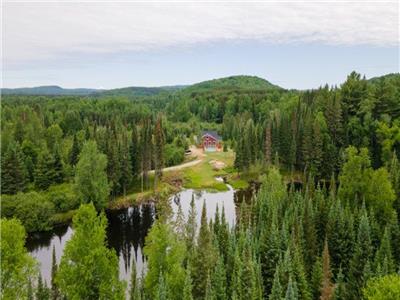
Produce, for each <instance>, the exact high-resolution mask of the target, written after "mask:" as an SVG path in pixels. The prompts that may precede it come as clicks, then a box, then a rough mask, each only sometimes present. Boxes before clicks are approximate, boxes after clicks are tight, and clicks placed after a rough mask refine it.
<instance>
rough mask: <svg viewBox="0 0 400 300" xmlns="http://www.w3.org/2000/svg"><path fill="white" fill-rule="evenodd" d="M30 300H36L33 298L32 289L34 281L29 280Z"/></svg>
mask: <svg viewBox="0 0 400 300" xmlns="http://www.w3.org/2000/svg"><path fill="white" fill-rule="evenodd" d="M27 299H28V300H34V298H33V288H32V280H31V279H30V278H29V281H28V295H27Z"/></svg>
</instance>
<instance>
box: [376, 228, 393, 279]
mask: <svg viewBox="0 0 400 300" xmlns="http://www.w3.org/2000/svg"><path fill="white" fill-rule="evenodd" d="M390 240H391V238H390V230H389V228H388V227H386V228H385V232H384V234H383V237H382V240H381V244H380V247H379V249H378V251H376V254H375V261H374V266H375V273H376V274H377V275H380V276H384V275H388V274H391V273H393V272H395V263H394V260H393V254H392V247H391V245H390ZM378 269H380V270H379V272H378Z"/></svg>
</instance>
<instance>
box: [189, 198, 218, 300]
mask: <svg viewBox="0 0 400 300" xmlns="http://www.w3.org/2000/svg"><path fill="white" fill-rule="evenodd" d="M214 263H215V256H214V249H213V245H212V239H211V233H210V229H209V226H208V223H207V208H206V204H205V202H204V203H203V210H202V212H201V221H200V230H199V235H198V238H197V247H196V251H195V256H194V261H193V265H192V267H193V294H194V296H195V297H200V298H202V297H204V296H205V291H206V285H207V277H208V276H209V273H210V271H211V268H212V266H214Z"/></svg>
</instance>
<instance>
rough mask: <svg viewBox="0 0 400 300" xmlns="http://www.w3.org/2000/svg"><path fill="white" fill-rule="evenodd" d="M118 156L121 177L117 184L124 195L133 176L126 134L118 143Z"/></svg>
mask: <svg viewBox="0 0 400 300" xmlns="http://www.w3.org/2000/svg"><path fill="white" fill-rule="evenodd" d="M119 158H120V166H121V177H120V183H119V184H120V186H121V188H122V193H123V195H124V196H125V195H126V191H127V189H128V187H129V185H130V184H131V182H132V178H133V175H132V163H131V156H130V153H129V145H128V140H127V137H126V136H124V137H123V139H122V142H121V143H120V145H119Z"/></svg>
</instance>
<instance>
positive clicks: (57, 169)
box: [51, 148, 64, 183]
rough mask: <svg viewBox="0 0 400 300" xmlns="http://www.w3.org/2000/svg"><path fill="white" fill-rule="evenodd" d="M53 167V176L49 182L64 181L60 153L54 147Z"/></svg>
mask: <svg viewBox="0 0 400 300" xmlns="http://www.w3.org/2000/svg"><path fill="white" fill-rule="evenodd" d="M53 169H54V175H53V178H51V182H52V183H62V182H63V181H64V167H63V163H62V160H61V156H60V153H59V152H58V149H57V148H56V150H55V154H54V165H53Z"/></svg>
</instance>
